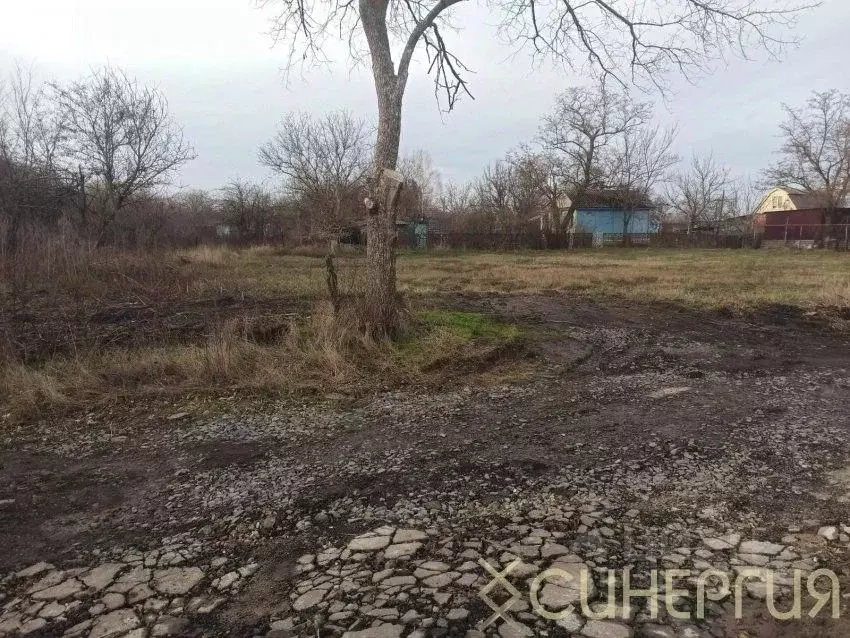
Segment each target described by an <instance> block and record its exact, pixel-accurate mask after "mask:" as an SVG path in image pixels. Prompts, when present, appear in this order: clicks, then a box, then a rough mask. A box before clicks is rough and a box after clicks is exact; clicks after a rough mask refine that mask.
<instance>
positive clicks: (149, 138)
mask: <svg viewBox="0 0 850 638" xmlns="http://www.w3.org/2000/svg"><path fill="white" fill-rule="evenodd" d="M53 89H54V93H55V99H56V101H57V105H58V108H59V112H60V113H61V117H62V123H63V137H62V145H61V152H62V154H63V156H64V157H63V161H64V162H65V165H66V168H67V170H68V172H69V173H70V174H75V175H76V181H77V188H78V190H79V193H80V203H79V210H80V214H81V221H82V223H83V226H84V227H85V228H86V230H87V231H88V232H89V233H90V234H91V235H92V237H93V238H94V239H95V240H96V241H97V243H98V244H101V243H103V241H104V240H105V239H106V235H107V231H108V230H109V228H110V226H111V225H112V224H113V223H114V222H115V218H116V216H117V214H118V213H119V211H121V210H122V209H123V208H124V207H125V206H126V205H127V204H128V203H129V202H130V200H131V199H132V198H133V197H134V196H135V195H137V194H140V193H145V192H147V191H150V190H151V189H155V188H157V187H159V186H163V185H165V184H168V183H169V180H170V177H171V175H172V174H173V172H174V171H175V170H176V169H177V168H179V167H180V165H182V164H184V163H185V162H188V161H189V160H191V159H194V157H195V152H194V150H193V148H192V146H191V145H190V144H189V143H188V142H187V141H186V140H185V138H184V137H183V132H182V130H181V129H180V128H179V127H178V126H177V125H176V124H175V123H174V121H173V120H172V119H171V116H170V115H169V112H168V103H167V102H166V100H165V97H164V96H163V95H162V93H160V92H159V91H158V90H156V89H153V88H150V87H145V86H142V85H140V84H139V83H138V82H137V81H136V80H135V79H133V78H131V77H130V76H128V75H127V74H126V73H125V72H124V71H121V70H119V69H115V68H112V67H105V68H103V69H101V70H98V71H95V72H93V73H92V74H91V75H90V76H88V77H86V78H83V79H81V80H78V81H76V82H72V83H70V84H68V85H65V86H63V85H58V84H54V85H53Z"/></svg>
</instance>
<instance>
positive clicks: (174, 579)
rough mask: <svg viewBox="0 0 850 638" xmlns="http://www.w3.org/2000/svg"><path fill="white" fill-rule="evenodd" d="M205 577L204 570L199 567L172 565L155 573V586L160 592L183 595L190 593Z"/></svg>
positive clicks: (153, 582)
mask: <svg viewBox="0 0 850 638" xmlns="http://www.w3.org/2000/svg"><path fill="white" fill-rule="evenodd" d="M203 579H204V572H203V571H201V569H200V568H198V567H171V568H169V569H161V570H158V571H157V572H155V573H154V575H153V581H152V584H153V588H154V589H155V590H157V591H158V592H160V593H163V594H169V595H171V596H182V595H184V594H187V593H189V592H190V591H191V590H192V589H193V588H194V587H195V586H196V585H197V584H198V583H200V582H201V581H202V580H203Z"/></svg>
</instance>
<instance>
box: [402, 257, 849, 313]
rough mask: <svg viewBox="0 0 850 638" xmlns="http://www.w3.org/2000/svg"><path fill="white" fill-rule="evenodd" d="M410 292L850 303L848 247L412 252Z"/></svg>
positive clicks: (756, 305) (718, 303)
mask: <svg viewBox="0 0 850 638" xmlns="http://www.w3.org/2000/svg"><path fill="white" fill-rule="evenodd" d="M399 270H400V273H401V281H402V284H403V287H404V289H405V290H406V291H407V292H408V293H409V294H417V295H422V294H442V293H451V292H462V293H479V294H488V293H489V294H520V293H521V294H536V293H551V292H559V293H569V294H572V295H580V296H584V297H594V298H600V297H601V298H606V297H607V298H617V299H626V300H630V301H635V302H640V303H645V302H648V301H649V302H664V303H676V304H681V305H684V306H688V307H691V308H702V309H717V308H730V309H735V310H741V311H747V310H758V309H760V308H764V307H768V306H773V305H777V304H779V305H787V306H795V307H799V308H803V309H815V308H832V309H846V308H848V307H850V254H848V253H835V252H825V251H809V252H801V251H768V250H645V249H610V250H594V251H575V252H569V253H567V252H561V253H556V252H549V253H521V254H470V255H459V256H458V255H455V256H446V257H441V258H436V257H419V256H410V257H408V258H406V259H403V260H402V263H401V265H400V269H399Z"/></svg>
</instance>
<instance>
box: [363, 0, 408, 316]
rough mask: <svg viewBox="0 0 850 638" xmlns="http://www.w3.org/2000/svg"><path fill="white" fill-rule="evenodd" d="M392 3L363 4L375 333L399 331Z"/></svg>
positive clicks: (368, 0) (372, 0) (370, 298)
mask: <svg viewBox="0 0 850 638" xmlns="http://www.w3.org/2000/svg"><path fill="white" fill-rule="evenodd" d="M387 6H388V2H387V0H360V17H361V20H362V22H363V30H364V33H365V35H366V41H367V43H368V45H369V54H370V57H371V60H372V74H373V76H374V80H375V92H376V94H377V98H378V140H377V143H376V145H375V173H374V177H373V179H372V181H371V184H370V189H369V190H370V192H369V199H370V200H371V208H370V209H369V217H368V220H367V222H366V233H367V235H366V259H367V269H366V272H367V284H366V304H367V314H368V321H369V323H370V324H371V328H372V329H373V330H376V331H379V332H385V333H392V332H393V331H395V329H396V328H397V327H398V306H399V303H398V294H397V292H396V272H395V248H396V246H395V244H396V206H395V203H396V201H397V200H398V197H397V195H398V192H397V190H396V191H393V192H390V190H389V189H388V188H387V181H386V180H385V179H384V176H385V171H387V170H390V171H393V170H395V167H396V164H397V162H398V150H399V142H400V140H401V104H402V95H403V93H404V84H403V83H402V82H400V81H399V78H398V76H397V75H396V73H395V67H394V64H393V61H392V55H391V52H390V43H389V37H388V34H387V24H386V13H387Z"/></svg>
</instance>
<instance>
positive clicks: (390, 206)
mask: <svg viewBox="0 0 850 638" xmlns="http://www.w3.org/2000/svg"><path fill="white" fill-rule="evenodd" d="M259 1H260V4H261V5H264V6H267V5H275V6H278V7H280V9H279V12H278V13H277V15H276V17H275V19H274V29H273V33H274V36H275V37H276V39H277V40H278V41H285V42H286V43H287V45H288V53H289V60H290V62H291V63H296V62H297V61H299V60H308V61H313V62H316V61H322V60H323V59H324V57H323V56H324V52H325V51H326V47H325V45H326V44H327V41H328V40H329V39H337V38H339V39H341V40H343V41H346V42H347V43H348V44H349V49H350V52H351V55H352V56H353V57H354V58H355V59H360V57H361V56H362V55H363V54H364V48H363V41H364V40H365V45H366V50H367V51H368V55H369V58H370V59H371V67H372V74H373V77H374V85H375V93H376V96H377V101H378V131H377V143H376V145H375V158H374V166H375V173H374V179H373V180H372V182H371V186H370V191H371V193H370V197H369V202H368V205H367V208H369V206H371V207H370V208H369V212H370V215H369V222H368V236H369V245H368V261H369V277H368V282H369V287H368V290H367V296H368V301H369V304H368V305H369V306H370V307H371V309H372V312H373V314H374V322H375V325H376V327H377V328H378V329H386V330H392V329H393V327H394V326H395V324H396V317H397V312H396V309H397V304H398V300H397V299H398V298H397V293H396V284H395V249H394V238H395V204H396V199H397V197H396V195H397V193H398V188H399V185H400V184H399V182H400V177H399V175H398V174H397V173H396V172H395V170H394V169H395V168H396V164H397V161H398V152H399V140H400V136H401V112H402V108H401V107H402V100H403V98H404V92H405V88H406V86H407V80H408V75H409V71H410V63H411V60H412V59H413V55H414V53H415V52H416V49H417V47H419V46H420V43H421V44H422V45H423V46H424V50H425V54H426V56H427V58H428V62H429V65H428V69H429V71H430V73H431V74H432V75H433V77H434V87H435V91H436V92H437V93H438V95H441V96H442V97H443V99H444V100H445V105H446V106H447V108H448V109H451V108H452V107H453V106H454V105H455V103H456V102H457V100H458V99H459V98H460V96H462V95H463V94H468V93H469V91H468V84H467V80H466V77H465V71H466V70H467V69H466V67H465V66H464V64H463V63H462V62H461V61H460V60H459V59H458V58H457V56H456V55H455V54H453V53H452V50H451V48H450V47H449V41H448V39H447V38H446V33H447V31H448V28H447V27H449V26H450V25H449V22H448V18H447V16H448V13H449V11H448V10H449V9H450V8H451V7H453V6H455V5H457V4H459V3H460V2H462V0H357V2H354V1H353V0H328V1H326V2H303V1H302V0H259ZM488 7H489V8H490V10H491V11H493V12H495V13H496V15H497V16H498V17H497V20H498V21H499V29H500V32H501V34H502V35H503V36H504V38H505V39H507V40H508V41H510V42H512V43H514V44H515V45H517V46H518V47H519V48H523V47H528V48H530V50H531V51H532V52H533V53H534V54H536V55H541V56H548V57H550V58H553V59H555V60H557V61H559V62H562V63H564V64H566V65H568V66H572V65H573V63H574V61H576V60H584V62H585V63H586V64H585V65H584V66H587V67H589V68H590V69H591V70H593V71H594V72H596V73H597V74H601V75H602V76H606V77H610V78H613V79H614V80H615V81H623V80H624V79H625V78H630V79H633V80H635V81H638V82H643V83H649V84H654V85H660V83H661V81H662V78H663V74H664V73H665V72H666V71H668V70H670V69H671V68H672V69H678V70H680V71H683V72H685V73H693V72H695V71H701V70H705V69H706V68H707V67H708V65H709V63H710V61H711V60H713V59H716V58H717V57H718V56H720V55H723V53H725V52H726V51H729V50H736V51H738V52H740V53H741V54H746V52H747V50H748V49H749V47H750V46H751V45H755V46H761V47H764V48H766V49H767V51H768V52H769V53H777V52H778V51H779V50H780V49H781V48H782V46H783V45H784V44H786V42H785V41H784V40H783V38H782V36H781V35H780V34H779V32H778V31H777V27H787V26H788V25H789V23H791V22H792V20H793V18H794V17H795V16H796V15H797V11H798V10H799V8H797V9H795V8H790V9H781V8H780V9H777V8H775V5H773V3H771V2H769V1H768V0H764V1H762V0H657V1H654V2H644V1H642V0H580V1H576V0H564V1H563V2H553V3H539V2H537V1H536V0H530V1H527V0H495V1H494V2H492V3H490V4H489V5H488ZM394 45H398V46H397V48H396V52H397V54H398V57H397V58H396V59H397V60H398V62H397V63H396V62H395V60H394V56H393V47H394Z"/></svg>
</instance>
